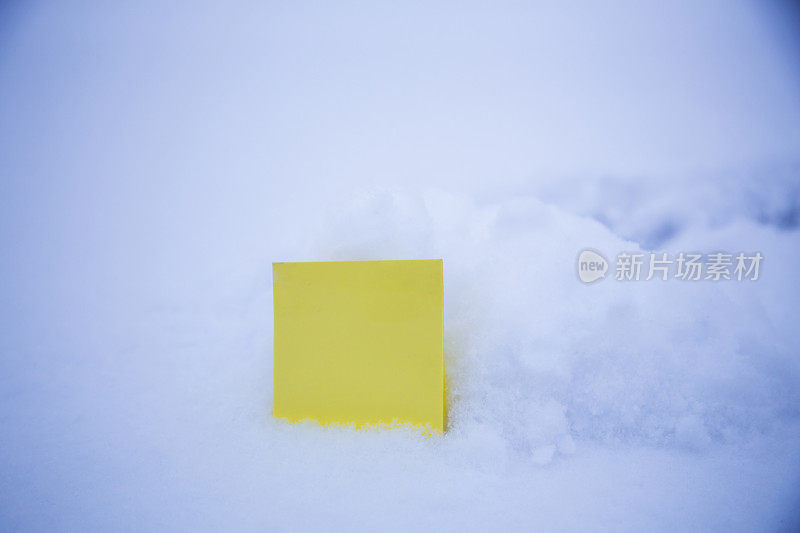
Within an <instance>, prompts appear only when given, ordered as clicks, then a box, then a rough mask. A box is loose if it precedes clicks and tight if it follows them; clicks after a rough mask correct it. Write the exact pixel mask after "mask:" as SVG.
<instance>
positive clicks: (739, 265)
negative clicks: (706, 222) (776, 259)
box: [578, 250, 764, 283]
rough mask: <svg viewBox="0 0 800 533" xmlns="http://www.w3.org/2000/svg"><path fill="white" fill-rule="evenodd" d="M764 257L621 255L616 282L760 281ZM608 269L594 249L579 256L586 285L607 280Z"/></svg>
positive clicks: (580, 271) (753, 255) (663, 253)
mask: <svg viewBox="0 0 800 533" xmlns="http://www.w3.org/2000/svg"><path fill="white" fill-rule="evenodd" d="M763 259H764V256H763V255H761V252H753V253H745V252H739V253H737V254H732V253H726V252H714V253H709V254H701V253H694V252H680V253H678V254H677V255H672V256H670V254H668V253H667V252H658V253H655V252H652V253H643V252H641V253H640V252H632V253H628V252H621V253H619V254H617V258H616V263H615V265H614V270H613V271H614V279H615V280H616V281H640V280H644V281H650V280H652V279H656V280H661V281H667V280H669V279H677V280H681V281H701V280H708V281H731V280H733V281H757V280H758V277H759V275H760V268H761V263H762V261H763ZM608 270H609V263H608V261H607V260H606V258H605V257H603V256H602V255H601V254H600V253H598V252H596V251H594V250H583V251H582V252H581V253H580V254H579V255H578V278H579V279H580V280H581V281H582V282H584V283H592V282H594V281H597V280H599V279H604V278H605V276H606V272H607V271H608Z"/></svg>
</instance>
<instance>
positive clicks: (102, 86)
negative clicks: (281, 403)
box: [0, 3, 800, 531]
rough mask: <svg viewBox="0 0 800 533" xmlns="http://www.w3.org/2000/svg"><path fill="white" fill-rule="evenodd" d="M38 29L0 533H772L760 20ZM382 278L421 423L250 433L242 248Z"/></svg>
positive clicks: (774, 151) (6, 355) (788, 160)
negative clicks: (397, 265) (433, 305)
mask: <svg viewBox="0 0 800 533" xmlns="http://www.w3.org/2000/svg"><path fill="white" fill-rule="evenodd" d="M65 6H66V4H64V5H62V6H55V5H52V6H46V5H40V6H39V5H37V6H31V7H18V8H4V9H5V11H2V12H0V27H2V28H4V29H3V31H2V32H0V43H2V50H3V52H2V53H0V65H2V66H3V68H0V116H2V117H3V120H2V121H0V142H1V144H0V146H2V147H3V148H0V187H1V190H2V194H0V205H1V206H2V210H0V242H2V246H3V250H4V253H3V254H2V258H0V274H2V279H4V280H5V283H3V284H2V285H0V299H1V301H2V306H0V320H2V321H0V332H1V333H2V335H0V421H2V426H0V427H2V428H3V432H2V436H0V527H2V529H20V530H42V529H47V530H51V529H55V530H77V529H100V530H106V529H110V530H117V529H131V528H136V529H157V530H172V529H180V530H187V529H200V530H220V529H234V530H242V529H244V530H249V529H258V530H263V529H275V530H350V529H368V530H371V529H378V530H409V529H412V528H413V529H423V530H434V529H437V530H487V529H498V530H503V529H505V530H511V531H528V530H532V529H544V530H569V531H574V530H614V531H620V530H621V531H641V530H663V531H673V530H696V531H707V530H733V531H751V530H767V531H769V530H792V529H797V528H800V514H799V513H798V511H797V510H798V509H800V446H798V445H797V443H798V439H799V438H800V355H799V354H800V335H798V333H797V331H796V329H797V324H798V323H800V308H799V307H798V304H797V302H798V301H800V282H798V277H797V265H800V219H799V218H798V216H799V215H798V213H800V160H798V155H799V154H800V100H797V98H796V94H798V90H800V72H799V71H798V69H797V68H796V65H797V64H798V63H797V62H796V61H795V59H796V57H795V55H792V54H794V53H795V52H794V50H796V49H800V48H793V47H792V46H790V45H791V44H793V43H794V41H792V39H795V37H796V35H795V34H794V33H793V32H792V31H789V30H787V29H786V28H787V26H786V25H787V24H790V23H789V22H787V20H791V19H789V18H788V15H787V14H786V13H773V12H770V11H767V10H766V8H761V9H759V8H757V6H754V5H751V4H746V3H741V4H738V3H731V4H729V5H726V6H725V8H724V9H723V8H721V7H716V8H712V7H711V6H694V5H692V4H686V5H682V4H676V5H675V6H673V7H669V8H665V7H663V6H661V7H660V8H657V7H656V5H648V4H637V5H636V6H625V7H623V6H617V7H614V8H609V7H607V6H606V7H603V8H599V7H591V6H589V7H586V9H585V11H583V12H571V11H570V10H567V9H563V10H561V9H557V8H555V7H552V6H551V7H547V6H534V7H530V8H523V7H521V6H516V7H513V6H507V7H505V8H502V9H498V10H496V11H489V10H487V9H484V8H480V7H479V6H466V7H459V8H457V9H456V8H449V7H448V6H446V5H445V4H441V5H438V6H431V7H421V6H417V7H415V8H408V11H403V10H399V9H396V8H389V7H366V6H360V7H356V6H343V7H341V8H340V10H339V11H332V10H331V8H325V7H322V6H316V7H315V9H312V10H309V11H305V10H299V9H290V8H284V9H278V8H276V7H258V6H237V7H235V8H234V7H231V8H226V9H225V10H222V8H219V7H214V6H209V5H198V6H197V7H195V8H194V9H193V10H192V11H190V12H189V11H183V10H181V9H179V8H178V7H177V6H175V7H171V8H168V9H167V8H165V11H164V12H162V13H159V15H158V16H155V17H153V16H151V13H150V12H149V10H151V9H152V8H153V6H148V5H147V4H146V3H143V4H142V5H141V6H139V7H135V8H130V10H129V11H128V12H124V11H123V10H122V8H121V7H119V6H112V7H107V8H102V9H101V8H97V9H90V8H88V7H86V6H80V5H75V6H70V7H65ZM770 9H773V8H770ZM774 9H777V8H774ZM787 9H788V8H787ZM783 15H786V16H783ZM411 27H413V28H414V29H415V30H416V31H414V32H409V31H408V29H409V28H411ZM675 32H680V34H681V36H682V39H681V40H680V41H678V40H675V39H674V38H673V35H674V34H675ZM476 36H483V39H479V38H477V37H476ZM689 52H691V53H689ZM743 70H744V71H745V72H746V73H747V75H743V74H742V71H743ZM587 248H589V249H592V250H596V251H598V252H600V253H602V254H604V255H605V257H606V258H608V259H610V260H612V261H613V258H614V256H615V255H616V254H617V253H620V252H623V251H628V252H635V251H643V252H648V251H650V250H653V251H658V252H669V253H671V254H676V253H678V252H680V251H686V252H689V251H701V252H704V253H710V252H714V251H719V250H724V251H728V252H730V253H737V252H739V251H743V252H747V253H752V252H755V251H760V252H761V253H762V254H763V256H764V263H763V265H762V271H761V277H760V279H759V280H758V281H755V282H749V281H743V282H736V281H730V282H719V283H713V282H710V281H701V282H680V281H678V280H669V281H664V282H662V281H658V280H653V281H649V282H646V281H639V282H627V283H626V282H618V281H614V280H613V279H612V278H613V271H612V270H610V271H609V273H608V276H607V278H608V279H605V280H601V281H597V282H595V283H593V284H591V285H584V284H583V283H581V282H580V281H579V280H578V278H577V275H576V272H575V262H576V258H577V256H578V254H579V252H580V251H581V250H584V249H587ZM405 258H409V259H410V258H442V259H443V260H444V269H445V278H444V279H445V339H446V346H445V352H446V353H445V356H446V373H447V384H446V386H447V403H448V431H447V433H446V434H445V435H444V436H442V437H427V436H424V435H421V434H419V433H418V432H417V431H415V430H413V429H411V428H398V429H393V430H355V429H353V428H347V427H320V426H317V425H315V424H312V423H307V424H295V425H292V424H287V423H285V422H282V421H280V420H276V419H273V418H272V417H271V416H270V412H271V397H272V294H271V290H272V280H271V263H272V262H273V261H296V260H323V259H405Z"/></svg>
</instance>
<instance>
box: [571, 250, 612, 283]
mask: <svg viewBox="0 0 800 533" xmlns="http://www.w3.org/2000/svg"><path fill="white" fill-rule="evenodd" d="M606 272H608V261H606V258H605V257H603V256H602V255H600V254H598V253H597V252H595V251H594V250H584V251H582V252H581V253H580V255H578V277H579V278H580V280H581V281H582V282H584V283H592V282H593V281H597V280H598V279H602V278H605V277H606Z"/></svg>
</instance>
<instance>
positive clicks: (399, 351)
mask: <svg viewBox="0 0 800 533" xmlns="http://www.w3.org/2000/svg"><path fill="white" fill-rule="evenodd" d="M272 278H273V289H274V292H273V294H274V300H275V301H274V303H275V363H274V388H273V414H274V415H275V416H278V417H282V418H286V419H288V420H290V421H298V420H303V419H311V420H316V421H318V422H320V423H322V424H331V423H342V424H350V423H354V424H356V425H357V426H362V425H371V424H376V425H378V424H393V423H397V422H400V423H411V424H414V425H419V426H428V427H430V428H432V429H435V430H437V431H439V432H444V342H443V326H444V302H443V289H442V261H441V260H440V259H435V260H421V261H331V262H317V263H273V265H272Z"/></svg>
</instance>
